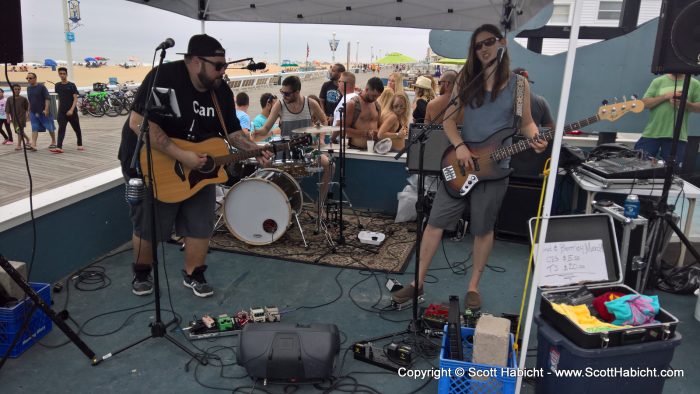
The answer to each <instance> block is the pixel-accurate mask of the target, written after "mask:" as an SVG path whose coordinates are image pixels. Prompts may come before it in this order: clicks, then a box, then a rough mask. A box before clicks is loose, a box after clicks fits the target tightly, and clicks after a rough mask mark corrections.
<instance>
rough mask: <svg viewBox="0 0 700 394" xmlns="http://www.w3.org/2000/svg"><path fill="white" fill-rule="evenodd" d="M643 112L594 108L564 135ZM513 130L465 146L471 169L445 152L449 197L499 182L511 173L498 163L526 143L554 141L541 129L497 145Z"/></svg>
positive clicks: (633, 105) (632, 103) (626, 106)
mask: <svg viewBox="0 0 700 394" xmlns="http://www.w3.org/2000/svg"><path fill="white" fill-rule="evenodd" d="M643 110H644V103H643V102H642V101H641V100H636V99H635V100H629V101H625V102H621V103H615V104H609V105H603V106H601V107H600V108H599V109H598V114H596V115H595V116H592V117H590V118H587V119H583V120H580V121H578V122H574V123H571V124H568V125H566V126H564V132H565V133H566V132H569V131H571V130H575V129H579V128H581V127H586V126H588V125H591V124H593V123H596V122H598V121H599V120H608V121H611V122H614V121H616V120H618V119H619V118H621V117H622V116H624V115H625V114H626V113H628V112H635V113H639V112H642V111H643ZM515 131H516V130H514V129H513V128H505V129H501V130H499V131H497V132H496V133H495V134H493V135H492V136H490V137H489V138H487V139H485V140H483V141H481V142H471V143H469V144H467V147H468V148H469V151H470V152H471V153H472V154H473V155H476V156H478V158H474V159H473V160H474V168H473V169H472V170H468V169H467V168H466V166H465V165H463V164H462V163H460V162H459V160H457V153H456V151H455V148H454V147H453V146H450V147H449V148H447V150H445V153H444V154H443V155H442V161H441V168H442V171H441V175H442V178H443V179H444V180H445V185H446V186H447V187H446V189H447V192H448V194H449V195H450V196H452V197H455V198H458V197H465V196H466V195H467V194H469V191H470V190H471V189H472V188H473V187H474V186H475V185H476V184H477V183H478V182H485V181H491V180H498V179H503V178H505V177H507V176H509V175H510V174H511V172H513V169H511V168H501V167H500V166H499V165H498V162H499V161H501V160H503V159H505V158H507V157H510V156H512V155H515V154H517V153H520V152H523V151H525V150H528V149H530V148H531V146H530V142H534V141H543V140H544V141H549V140H551V139H552V138H554V130H551V129H544V131H543V132H541V133H539V134H538V135H537V136H535V137H532V138H528V139H524V140H522V141H520V142H518V143H515V144H512V145H508V146H501V145H503V141H505V140H506V139H508V138H511V137H512V136H513V135H514V134H515Z"/></svg>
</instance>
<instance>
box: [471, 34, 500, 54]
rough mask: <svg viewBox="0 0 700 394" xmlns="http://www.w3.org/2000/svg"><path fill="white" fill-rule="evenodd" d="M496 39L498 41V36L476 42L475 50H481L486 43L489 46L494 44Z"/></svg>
mask: <svg viewBox="0 0 700 394" xmlns="http://www.w3.org/2000/svg"><path fill="white" fill-rule="evenodd" d="M496 41H498V38H496V37H491V38H487V39H485V40H483V41H479V42H477V43H476V44H474V50H475V51H478V50H481V48H482V47H483V46H484V45H486V46H487V47H490V46H493V44H495V43H496Z"/></svg>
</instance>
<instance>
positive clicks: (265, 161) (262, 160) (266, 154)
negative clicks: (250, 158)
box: [255, 150, 272, 167]
mask: <svg viewBox="0 0 700 394" xmlns="http://www.w3.org/2000/svg"><path fill="white" fill-rule="evenodd" d="M255 159H256V160H257V161H258V164H260V166H261V167H268V166H269V165H270V160H271V159H272V152H270V151H269V150H264V151H263V152H262V155H261V156H258V157H256V158H255Z"/></svg>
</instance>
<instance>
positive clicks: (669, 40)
mask: <svg viewBox="0 0 700 394" xmlns="http://www.w3.org/2000/svg"><path fill="white" fill-rule="evenodd" d="M651 72H653V73H655V74H665V73H678V74H700V0H663V2H662V3H661V14H660V15H659V28H658V30H657V31H656V46H655V47H654V57H653V59H652V61H651Z"/></svg>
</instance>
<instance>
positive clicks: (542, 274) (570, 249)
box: [537, 239, 609, 286]
mask: <svg viewBox="0 0 700 394" xmlns="http://www.w3.org/2000/svg"><path fill="white" fill-rule="evenodd" d="M539 248H540V250H539V251H538V252H539V254H538V255H537V256H539V260H538V261H537V265H538V266H539V267H538V272H539V275H538V281H539V282H538V283H539V285H540V286H567V285H575V284H577V283H581V282H599V281H608V280H609V278H608V269H607V267H606V264H605V253H604V252H603V240H601V239H591V240H587V241H567V242H548V243H544V244H539Z"/></svg>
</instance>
